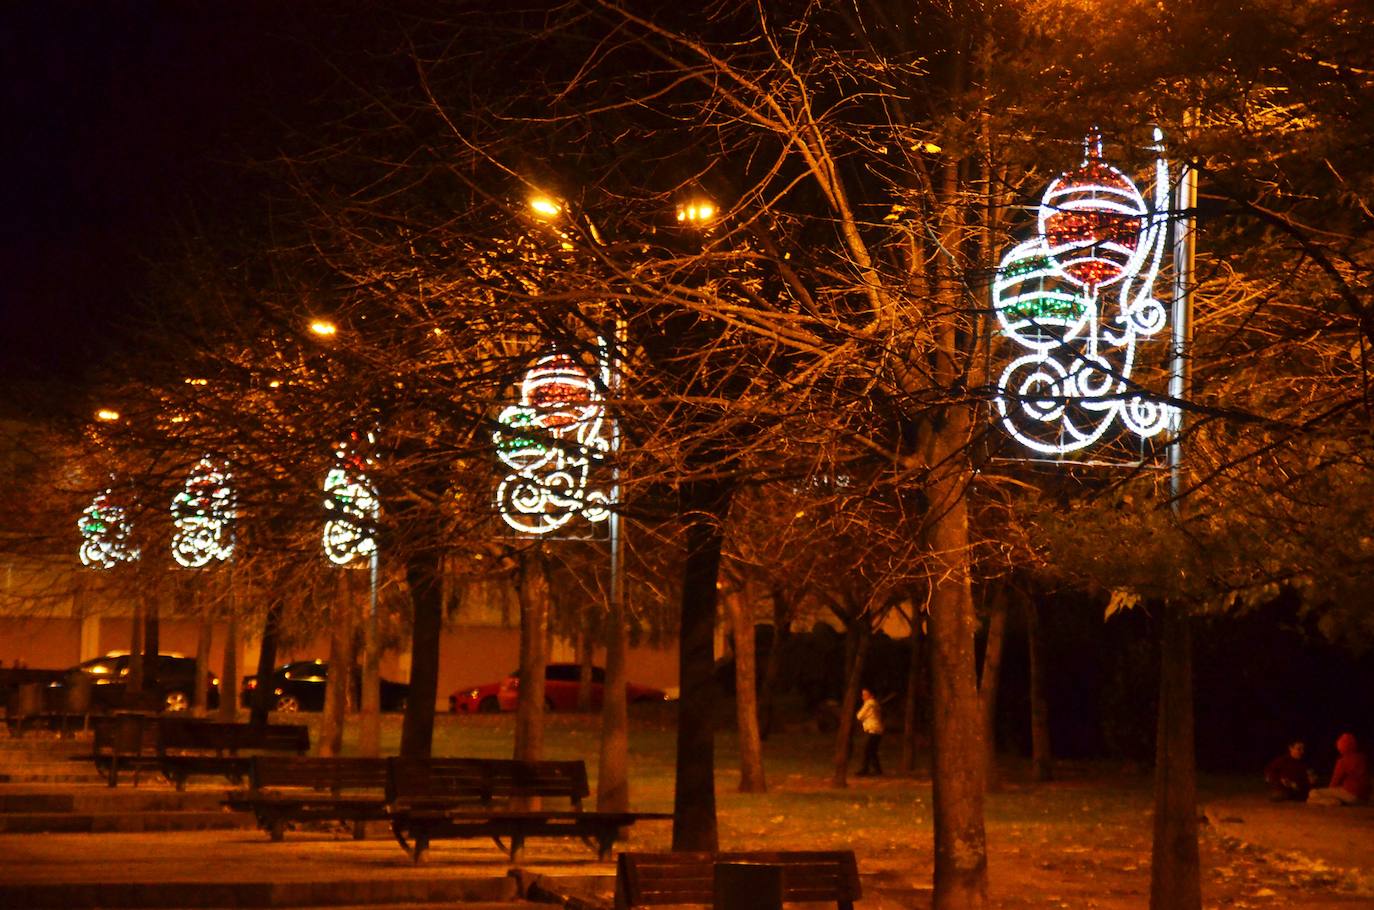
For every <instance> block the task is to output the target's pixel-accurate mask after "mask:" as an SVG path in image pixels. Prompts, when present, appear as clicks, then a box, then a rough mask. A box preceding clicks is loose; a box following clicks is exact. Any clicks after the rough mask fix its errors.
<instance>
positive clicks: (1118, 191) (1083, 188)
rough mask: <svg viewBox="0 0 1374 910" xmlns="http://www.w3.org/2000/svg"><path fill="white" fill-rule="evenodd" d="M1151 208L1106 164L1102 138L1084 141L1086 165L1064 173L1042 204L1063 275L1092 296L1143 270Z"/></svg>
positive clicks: (1044, 227)
mask: <svg viewBox="0 0 1374 910" xmlns="http://www.w3.org/2000/svg"><path fill="white" fill-rule="evenodd" d="M1146 216H1147V209H1146V206H1145V200H1144V198H1142V197H1141V195H1140V191H1139V190H1137V189H1136V187H1135V184H1134V183H1132V182H1131V180H1130V178H1128V177H1127V176H1126V175H1125V174H1123V173H1121V172H1120V171H1118V170H1117V169H1116V168H1114V167H1112V166H1111V165H1109V164H1107V163H1106V162H1105V161H1103V160H1102V134H1101V133H1099V132H1098V131H1097V129H1096V128H1094V129H1093V130H1092V131H1091V132H1090V133H1088V136H1087V138H1086V139H1084V141H1083V163H1082V164H1081V165H1079V167H1078V168H1077V169H1075V170H1072V171H1069V172H1067V173H1064V174H1061V175H1059V177H1058V179H1056V180H1055V181H1054V182H1053V183H1051V184H1050V186H1049V189H1047V190H1046V191H1045V196H1044V198H1043V199H1042V200H1041V202H1040V233H1041V234H1042V235H1043V236H1044V238H1045V244H1046V246H1047V248H1048V252H1049V256H1050V258H1051V259H1053V260H1054V262H1055V263H1056V264H1057V265H1058V266H1059V269H1060V271H1061V272H1063V274H1064V275H1066V276H1068V278H1069V279H1070V280H1072V281H1075V282H1077V283H1078V284H1081V285H1083V286H1084V287H1085V288H1087V289H1088V291H1089V293H1094V292H1095V291H1096V290H1097V289H1098V288H1102V287H1106V286H1107V285H1110V284H1113V283H1115V282H1117V281H1120V280H1121V279H1122V278H1124V277H1126V276H1127V275H1130V274H1134V273H1135V272H1136V271H1138V270H1139V269H1140V264H1141V256H1139V255H1138V253H1139V252H1140V249H1139V248H1140V234H1141V231H1142V230H1143V229H1144V227H1145V219H1146Z"/></svg>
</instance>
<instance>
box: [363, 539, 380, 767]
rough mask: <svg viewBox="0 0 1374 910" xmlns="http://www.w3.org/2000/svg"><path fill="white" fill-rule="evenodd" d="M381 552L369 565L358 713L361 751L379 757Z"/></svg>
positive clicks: (372, 756)
mask: <svg viewBox="0 0 1374 910" xmlns="http://www.w3.org/2000/svg"><path fill="white" fill-rule="evenodd" d="M380 583H381V579H380V578H378V565H377V554H376V553H373V554H372V556H371V558H370V560H369V567H368V590H367V613H366V615H365V616H364V617H363V679H362V693H361V698H360V699H359V701H360V702H361V705H360V707H361V710H360V711H359V714H358V754H359V755H362V756H365V757H367V758H376V757H377V756H379V755H381V754H382V682H381V680H382V674H381V665H382V652H381V643H380V642H379V641H378V640H377V585H378V584H380Z"/></svg>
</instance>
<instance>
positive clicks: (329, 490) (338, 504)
mask: <svg viewBox="0 0 1374 910" xmlns="http://www.w3.org/2000/svg"><path fill="white" fill-rule="evenodd" d="M334 455H335V458H336V459H337V463H336V464H335V465H334V466H333V467H332V468H330V469H329V471H328V472H327V473H326V474H325V476H324V507H325V509H326V510H327V511H329V512H331V513H334V512H337V513H338V516H339V517H337V518H329V519H327V520H326V521H325V523H324V531H323V536H322V542H323V545H324V555H325V558H326V559H328V560H329V561H330V562H332V563H333V564H334V565H336V566H346V565H348V564H349V563H351V562H352V561H353V560H354V559H357V558H358V557H360V556H371V555H372V554H373V553H375V552H377V539H376V537H375V536H374V535H373V534H371V533H367V532H368V531H369V530H370V529H372V528H375V527H376V526H377V517H378V515H379V514H380V513H381V500H380V499H379V498H378V496H377V488H376V487H375V486H373V484H372V481H370V480H369V479H368V477H367V473H366V472H365V471H362V470H356V471H354V472H351V473H350V471H349V465H348V462H349V460H350V459H349V454H348V448H347V446H344V445H340V446H339V447H338V449H336V450H335V453H334ZM352 460H354V461H361V462H362V464H363V465H364V466H366V465H370V464H371V463H372V461H371V459H366V458H363V457H362V456H354V458H353V459H352Z"/></svg>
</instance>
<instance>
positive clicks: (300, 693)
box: [239, 660, 410, 714]
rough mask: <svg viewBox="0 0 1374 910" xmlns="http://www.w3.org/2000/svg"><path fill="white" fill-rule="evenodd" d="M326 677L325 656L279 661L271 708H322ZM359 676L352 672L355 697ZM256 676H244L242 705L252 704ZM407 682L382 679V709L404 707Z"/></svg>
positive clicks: (293, 710) (359, 684)
mask: <svg viewBox="0 0 1374 910" xmlns="http://www.w3.org/2000/svg"><path fill="white" fill-rule="evenodd" d="M328 679H329V662H328V661H324V660H295V661H292V662H291V663H289V664H282V665H281V666H280V667H278V668H277V669H276V671H275V672H274V673H273V674H272V698H273V701H272V708H273V710H276V711H282V712H285V713H288V714H290V713H293V712H295V711H323V710H324V693H325V688H326V686H325V682H326V680H328ZM362 685H363V683H362V676H361V674H360V673H359V672H358V671H357V670H355V671H354V672H353V697H354V699H355V700H357V699H358V698H359V696H360V693H361V692H362ZM257 688H258V678H257V677H256V676H245V677H244V678H243V688H242V689H241V690H240V692H239V702H240V704H242V705H243V706H244V707H245V708H247V707H250V706H251V704H252V696H253V693H254V692H256V691H257ZM408 695H410V686H409V685H408V684H406V683H399V682H394V681H392V680H390V679H383V680H382V710H383V711H404V710H405V706H406V696H408Z"/></svg>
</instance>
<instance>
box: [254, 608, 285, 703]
mask: <svg viewBox="0 0 1374 910" xmlns="http://www.w3.org/2000/svg"><path fill="white" fill-rule="evenodd" d="M268 598H269V600H268V601H267V616H266V617H265V618H264V619H263V622H262V641H260V642H259V643H258V687H257V688H256V689H254V690H253V695H254V698H253V707H252V709H251V710H250V711H249V716H248V720H249V722H250V723H252V724H253V725H254V726H258V727H262V726H265V725H266V724H267V714H268V712H270V711H271V710H272V709H273V708H275V707H276V705H275V701H276V696H275V695H274V694H273V692H272V671H274V670H276V668H277V639H278V638H280V637H281V615H282V611H283V610H284V609H285V608H286V601H285V600H284V599H283V597H282V594H281V592H280V591H279V590H277V589H276V588H275V587H274V588H271V589H269V591H268Z"/></svg>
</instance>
